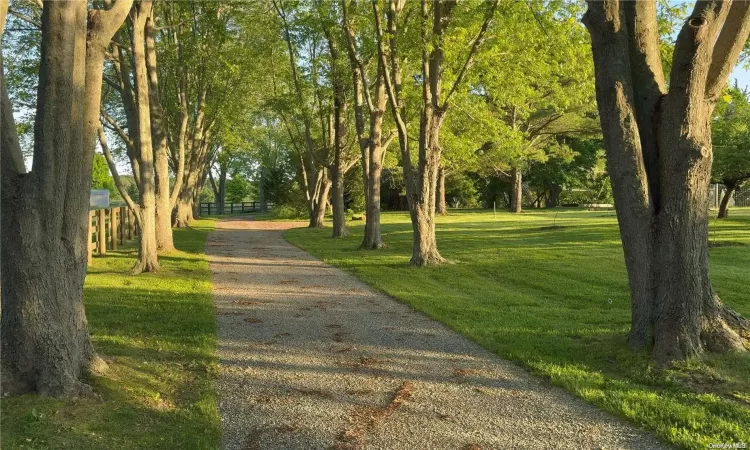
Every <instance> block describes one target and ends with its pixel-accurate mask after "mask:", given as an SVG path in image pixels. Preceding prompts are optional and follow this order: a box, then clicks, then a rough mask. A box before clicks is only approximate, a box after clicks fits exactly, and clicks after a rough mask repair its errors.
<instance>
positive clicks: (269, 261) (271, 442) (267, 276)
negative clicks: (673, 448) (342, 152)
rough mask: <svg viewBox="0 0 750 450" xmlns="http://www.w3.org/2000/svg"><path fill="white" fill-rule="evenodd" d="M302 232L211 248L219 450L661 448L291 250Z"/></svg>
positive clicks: (227, 239) (252, 234) (266, 228)
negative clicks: (289, 240) (295, 235)
mask: <svg viewBox="0 0 750 450" xmlns="http://www.w3.org/2000/svg"><path fill="white" fill-rule="evenodd" d="M304 225H305V224H303V223H288V222H285V223H282V222H253V221H249V220H246V219H233V220H225V221H221V222H219V223H218V224H217V229H216V230H215V231H214V232H212V233H211V235H210V236H209V239H208V242H207V244H206V253H207V254H208V257H209V261H210V264H211V271H212V272H213V291H214V301H215V305H216V314H217V321H218V327H219V342H218V348H217V355H218V359H219V363H220V374H219V376H218V379H217V381H216V385H217V389H218V392H219V409H220V411H221V421H222V429H223V438H222V448H224V449H360V448H362V449H490V448H492V449H506V448H534V449H543V448H544V449H546V448H571V449H581V448H592V449H593V448H596V449H599V448H606V449H612V448H637V449H649V448H664V447H665V446H664V445H663V444H661V443H659V442H658V441H657V440H656V439H654V438H653V437H652V436H650V435H649V434H648V433H646V432H644V431H642V430H640V429H638V428H636V427H634V426H632V425H630V424H627V423H624V422H623V421H621V420H619V419H617V418H615V417H613V416H611V415H609V414H607V413H604V412H602V411H600V410H598V409H596V408H594V407H593V406H590V405H587V404H586V403H584V402H583V401H581V400H579V399H577V398H574V397H573V396H571V395H569V394H567V393H566V392H564V391H563V390H561V389H559V388H555V387H551V386H549V385H548V383H545V382H543V381H541V380H539V379H537V378H535V377H534V376H532V375H530V374H529V373H527V372H526V371H524V370H523V369H520V368H519V367H517V366H515V365H514V364H512V363H510V362H508V361H505V360H503V359H501V358H499V357H498V356H496V355H494V354H493V353H490V352H488V351H486V350H484V349H483V348H481V347H480V346H479V345H477V344H475V343H473V342H471V341H469V340H468V339H466V338H464V337H462V336H460V335H459V334H457V333H455V332H454V331H451V330H449V329H448V328H447V327H445V326H443V325H442V324H440V323H438V322H436V321H434V320H432V319H429V318H427V317H426V316H424V315H423V314H421V313H418V312H415V311H414V310H412V309H411V308H410V307H409V306H406V305H404V304H402V303H399V302H398V301H396V300H393V299H391V298H389V297H387V296H385V295H383V294H381V293H378V292H376V291H374V290H373V289H372V288H370V287H368V286H367V285H365V284H364V283H362V282H360V281H358V280H357V279H356V278H354V277H353V276H351V275H348V274H346V273H344V272H342V271H341V270H339V269H336V268H333V267H331V266H328V265H326V264H324V263H323V262H321V261H319V260H317V259H315V258H313V257H312V256H310V255H309V254H307V253H305V252H303V251H302V250H299V249H298V248H296V247H294V246H292V245H291V244H289V243H287V242H286V241H285V240H284V239H283V237H282V233H283V230H284V229H287V228H291V227H296V226H304Z"/></svg>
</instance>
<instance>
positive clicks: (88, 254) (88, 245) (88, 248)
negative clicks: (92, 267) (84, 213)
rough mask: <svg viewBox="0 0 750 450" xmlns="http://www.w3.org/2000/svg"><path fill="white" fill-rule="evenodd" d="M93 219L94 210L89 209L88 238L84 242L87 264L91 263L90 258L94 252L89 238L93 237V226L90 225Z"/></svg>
mask: <svg viewBox="0 0 750 450" xmlns="http://www.w3.org/2000/svg"><path fill="white" fill-rule="evenodd" d="M93 219H94V211H89V239H88V242H86V261H88V263H89V264H91V260H92V259H93V252H94V246H93V244H92V243H91V240H92V239H93V237H94V227H93V226H91V221H92V220H93Z"/></svg>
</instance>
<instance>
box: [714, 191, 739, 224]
mask: <svg viewBox="0 0 750 450" xmlns="http://www.w3.org/2000/svg"><path fill="white" fill-rule="evenodd" d="M735 189H737V186H736V185H734V184H727V183H724V195H723V196H722V197H721V203H720V204H719V215H718V216H717V218H719V219H726V218H727V217H729V200H731V199H732V194H734V191H735Z"/></svg>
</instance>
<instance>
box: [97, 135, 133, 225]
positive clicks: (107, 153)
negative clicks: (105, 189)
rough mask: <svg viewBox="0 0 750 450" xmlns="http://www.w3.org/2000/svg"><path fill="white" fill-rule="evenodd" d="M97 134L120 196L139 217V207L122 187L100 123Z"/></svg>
mask: <svg viewBox="0 0 750 450" xmlns="http://www.w3.org/2000/svg"><path fill="white" fill-rule="evenodd" d="M97 133H98V135H99V144H101V146H102V152H104V159H106V160H107V165H108V166H109V171H110V172H111V173H112V178H113V179H114V180H115V186H116V187H117V191H118V192H119V193H120V196H121V197H122V199H123V200H125V203H126V204H127V205H128V208H130V210H131V211H133V212H134V213H136V214H135V216H136V217H139V214H138V205H136V204H135V202H134V201H133V199H132V198H130V194H128V191H127V189H125V187H124V186H123V185H122V180H121V179H120V173H119V172H118V171H117V164H115V160H114V158H112V152H110V151H109V145H108V144H107V136H106V135H105V134H104V127H103V126H102V125H101V123H99V128H97Z"/></svg>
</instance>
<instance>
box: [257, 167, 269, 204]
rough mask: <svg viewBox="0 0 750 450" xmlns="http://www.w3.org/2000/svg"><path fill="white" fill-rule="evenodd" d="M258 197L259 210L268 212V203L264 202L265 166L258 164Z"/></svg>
mask: <svg viewBox="0 0 750 450" xmlns="http://www.w3.org/2000/svg"><path fill="white" fill-rule="evenodd" d="M258 197H259V200H260V212H261V213H265V212H268V203H267V202H266V167H265V166H260V185H259V186H258Z"/></svg>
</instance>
